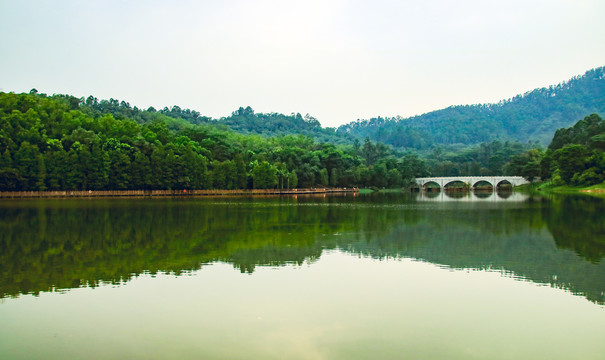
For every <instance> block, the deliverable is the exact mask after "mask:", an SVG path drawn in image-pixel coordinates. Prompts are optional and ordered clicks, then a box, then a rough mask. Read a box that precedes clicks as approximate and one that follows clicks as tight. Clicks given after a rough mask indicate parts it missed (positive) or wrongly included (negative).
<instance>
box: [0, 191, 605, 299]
mask: <svg viewBox="0 0 605 360" xmlns="http://www.w3.org/2000/svg"><path fill="white" fill-rule="evenodd" d="M494 195H495V196H497V194H494ZM511 198H512V199H511ZM498 199H500V200H503V198H501V197H498ZM508 199H510V201H500V200H498V201H491V200H489V199H487V200H486V199H478V200H476V201H464V199H459V200H458V201H449V200H446V201H437V200H435V199H431V200H429V201H425V200H426V199H423V198H420V197H419V195H416V196H405V195H374V196H358V197H352V196H345V197H298V198H294V197H282V198H254V199H248V198H231V199H187V200H169V199H160V200H157V199H154V200H135V199H128V200H91V201H85V200H78V201H70V200H52V201H51V200H45V201H38V200H31V201H4V202H2V203H1V204H0V274H2V276H1V277H0V297H6V296H17V295H19V294H38V293H39V292H43V291H53V290H62V289H69V288H74V287H80V286H97V285H99V284H100V283H115V284H118V283H123V282H126V281H128V280H129V279H131V278H132V277H134V276H137V275H138V274H142V273H156V272H168V273H174V274H177V275H178V274H181V273H183V272H190V271H193V270H198V269H200V268H202V267H203V266H204V264H208V263H212V262H216V261H221V262H227V263H231V264H233V266H234V267H235V268H237V269H239V271H241V272H244V273H252V272H254V270H255V268H256V267H257V266H281V265H287V264H302V263H304V262H313V261H315V260H316V259H318V258H319V257H320V256H321V254H322V251H323V250H324V249H342V250H343V251H347V252H351V253H355V254H361V255H365V256H371V257H375V258H378V259H382V258H402V257H406V258H416V259H422V260H425V261H429V262H432V263H435V264H440V265H444V266H449V267H453V268H462V269H490V270H495V271H501V272H502V273H505V274H510V276H514V277H516V278H520V279H524V280H525V279H526V280H530V281H534V282H538V283H544V284H551V285H552V286H556V287H560V288H564V289H567V290H569V291H571V292H573V293H576V294H581V295H583V296H585V297H586V298H588V299H589V300H591V301H594V302H598V303H601V304H602V303H605V299H604V295H603V293H604V291H605V265H604V264H603V262H602V261H601V259H602V258H603V256H604V255H605V224H604V222H603V221H602V215H601V214H603V213H604V212H603V210H604V203H603V201H602V200H600V199H593V198H575V197H573V198H572V197H564V198H553V199H545V198H526V199H518V198H516V197H515V194H512V196H509V198H508Z"/></svg>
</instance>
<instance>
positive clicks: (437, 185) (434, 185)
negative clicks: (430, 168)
mask: <svg viewBox="0 0 605 360" xmlns="http://www.w3.org/2000/svg"><path fill="white" fill-rule="evenodd" d="M419 185H420V184H419ZM420 186H421V187H422V189H423V190H428V189H439V190H442V188H443V186H441V184H440V183H438V182H437V181H427V182H425V183H424V184H422V185H420Z"/></svg>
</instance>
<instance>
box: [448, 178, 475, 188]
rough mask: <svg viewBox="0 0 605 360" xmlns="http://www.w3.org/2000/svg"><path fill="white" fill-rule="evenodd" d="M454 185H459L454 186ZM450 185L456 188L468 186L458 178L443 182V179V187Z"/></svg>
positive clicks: (449, 186)
mask: <svg viewBox="0 0 605 360" xmlns="http://www.w3.org/2000/svg"><path fill="white" fill-rule="evenodd" d="M454 185H459V186H454ZM460 185H461V186H460ZM451 187H456V188H459V187H462V188H468V187H469V183H466V182H464V181H462V180H458V179H455V180H452V181H448V182H445V181H444V184H443V188H444V189H447V188H451Z"/></svg>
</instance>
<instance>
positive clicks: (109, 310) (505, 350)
mask: <svg viewBox="0 0 605 360" xmlns="http://www.w3.org/2000/svg"><path fill="white" fill-rule="evenodd" d="M604 256H605V201H603V200H602V199H598V198H592V197H576V196H556V197H555V196H552V197H536V196H527V195H523V194H518V193H501V194H492V193H484V194H476V195H473V194H465V193H459V194H449V195H448V194H444V193H426V194H380V193H378V194H368V195H364V194H356V195H353V194H347V195H340V196H284V197H251V198H246V197H239V198H238V197H224V198H221V197H216V198H183V199H79V200H68V199H63V200H59V199H53V200H2V201H0V274H1V277H0V324H1V326H0V358H1V359H66V358H74V359H125V358H128V359H167V358H176V359H353V358H355V359H367V358H386V359H395V358H412V359H414V358H416V359H473V358H475V359H488V358H489V359H511V358H520V359H523V358H525V359H571V358H582V359H603V358H605V340H604V339H605V262H604V261H603V257H604Z"/></svg>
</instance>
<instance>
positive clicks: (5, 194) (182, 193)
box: [0, 188, 359, 199]
mask: <svg viewBox="0 0 605 360" xmlns="http://www.w3.org/2000/svg"><path fill="white" fill-rule="evenodd" d="M357 192H359V188H309V189H253V190H248V189H246V190H186V189H182V190H83V191H82V190H80V191H0V199H25V198H93V197H94V198H98V197H204V196H255V195H304V194H329V193H357Z"/></svg>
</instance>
